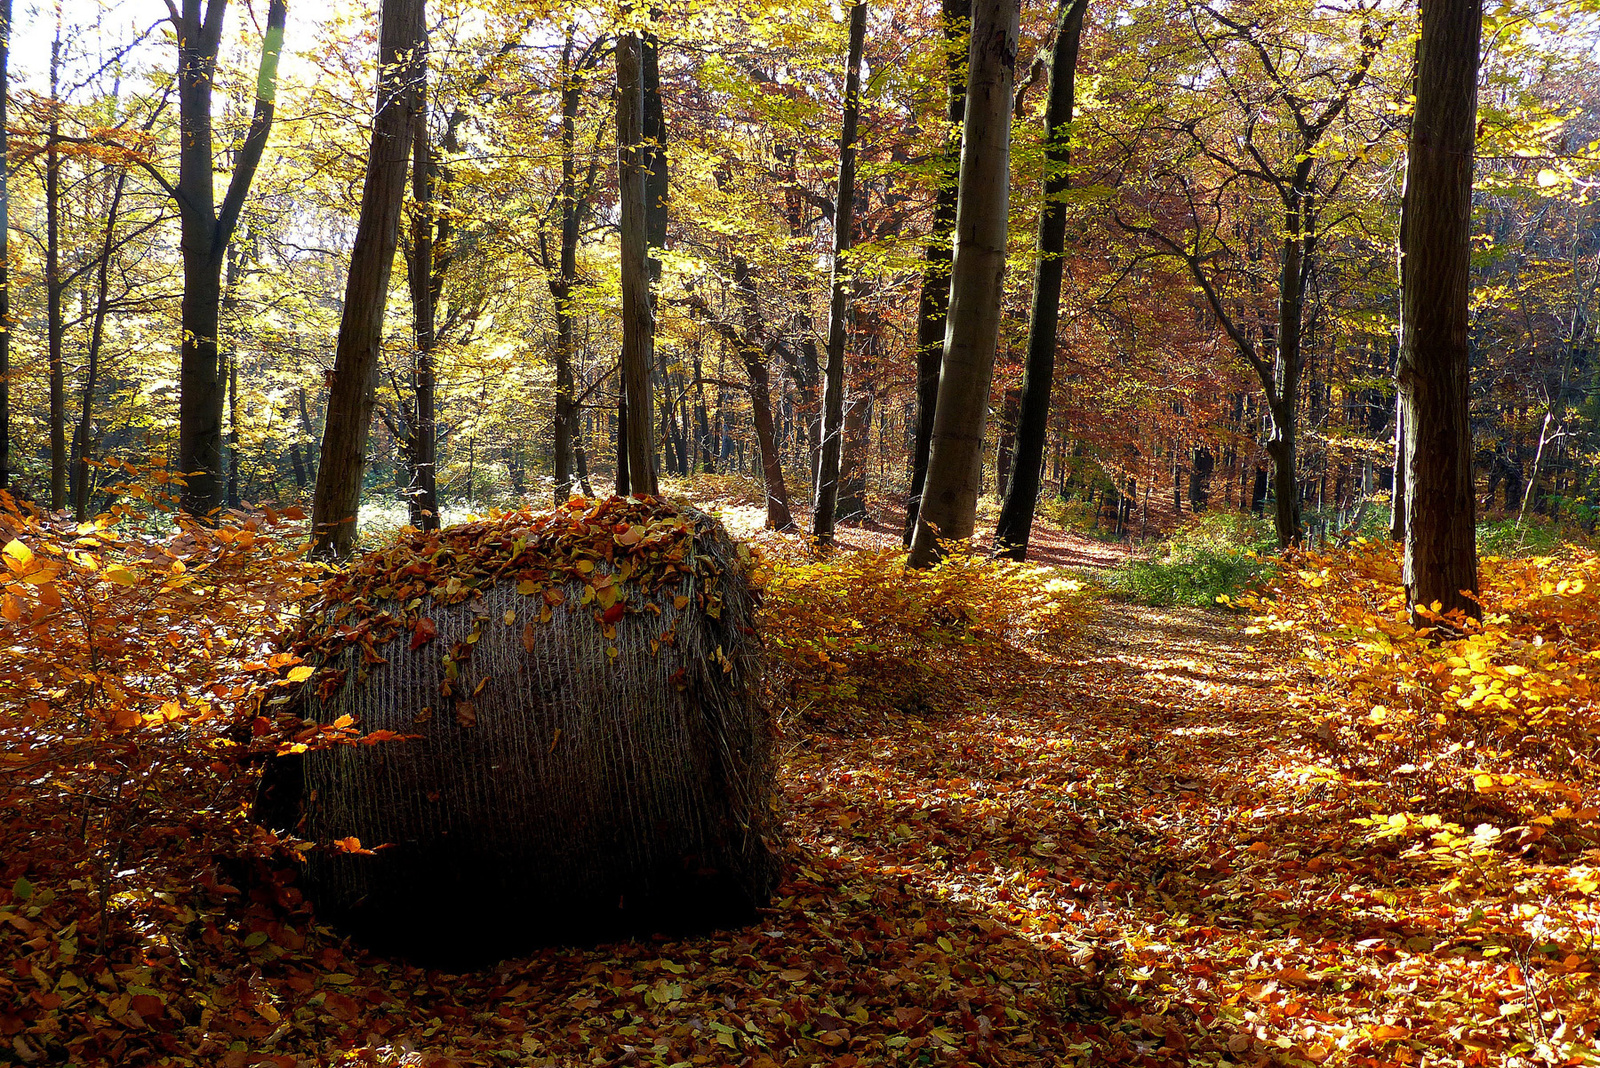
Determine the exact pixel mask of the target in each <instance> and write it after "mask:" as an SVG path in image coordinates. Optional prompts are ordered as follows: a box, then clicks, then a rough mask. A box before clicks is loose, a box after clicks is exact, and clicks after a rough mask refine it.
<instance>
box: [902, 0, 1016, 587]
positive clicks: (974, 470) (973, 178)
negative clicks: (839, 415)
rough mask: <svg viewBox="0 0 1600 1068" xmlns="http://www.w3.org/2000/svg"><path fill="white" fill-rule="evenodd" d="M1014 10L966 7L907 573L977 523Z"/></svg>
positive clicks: (987, 3) (1002, 222) (995, 313)
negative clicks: (942, 298)
mask: <svg viewBox="0 0 1600 1068" xmlns="http://www.w3.org/2000/svg"><path fill="white" fill-rule="evenodd" d="M1017 8H1018V4H1017V0H976V2H975V3H974V4H973V5H972V44H971V47H970V50H969V52H968V55H967V103H966V114H965V118H964V122H963V125H962V132H961V190H960V196H959V200H958V203H957V207H956V237H955V253H954V259H953V262H952V264H951V269H950V314H949V323H948V325H947V326H946V328H945V341H944V360H943V362H942V364H941V366H940V371H939V400H938V405H937V409H936V410H935V412H934V421H933V437H932V441H931V445H930V449H929V453H928V475H927V480H926V484H925V486H924V489H923V495H922V501H921V506H920V508H919V509H918V514H917V529H916V533H915V534H914V535H913V537H912V541H911V556H910V564H911V566H913V567H928V566H931V565H932V564H933V563H934V562H935V561H937V560H938V558H939V553H940V550H939V542H940V541H941V540H950V541H958V540H961V539H965V538H970V537H971V536H972V531H973V527H974V525H975V523H976V520H977V507H978V494H979V492H980V489H981V487H982V475H983V429H984V421H985V418H986V417H987V414H988V407H989V381H990V377H991V375H992V374H993V373H994V354H995V345H996V343H997V341H998V340H999V336H1000V305H1001V298H1002V297H1003V295H1004V294H1003V286H1004V282H1005V270H1006V222H1007V219H1006V212H1007V208H1008V206H1009V203H1010V192H1011V171H1010V167H1011V106H1012V101H1011V85H1012V73H1013V68H1014V67H1015V65H1016V60H1017V18H1018V11H1017Z"/></svg>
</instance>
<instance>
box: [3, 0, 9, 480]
mask: <svg viewBox="0 0 1600 1068" xmlns="http://www.w3.org/2000/svg"><path fill="white" fill-rule="evenodd" d="M10 60H11V0H0V491H3V490H9V489H10V488H11V273H10V267H9V263H10V261H9V257H10V255H11V246H10V231H11V198H10V189H9V187H8V185H7V182H6V179H7V175H8V174H9V173H10V166H11V162H10V160H11V156H10V152H11V134H10V127H9V126H7V125H6V124H7V122H8V118H7V115H8V111H9V109H8V107H7V104H8V102H9V101H10V98H11V78H10V75H9V73H8V71H9V65H10Z"/></svg>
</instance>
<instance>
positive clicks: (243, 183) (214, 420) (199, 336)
mask: <svg viewBox="0 0 1600 1068" xmlns="http://www.w3.org/2000/svg"><path fill="white" fill-rule="evenodd" d="M202 6H204V8H205V14H204V18H202V17H201V8H202ZM227 8H228V5H227V0H207V2H206V3H204V5H202V0H183V11H182V13H181V14H180V15H178V18H177V19H176V20H175V25H174V29H175V30H176V31H177V36H178V112H179V116H178V126H179V131H180V139H179V149H178V182H177V185H176V186H172V185H167V184H166V183H165V182H164V181H163V185H166V188H167V191H168V192H169V193H171V195H172V197H173V199H174V200H175V201H176V202H177V204H178V215H179V219H180V222H181V224H182V236H181V238H180V248H181V250H182V253H183V305H182V310H181V313H180V314H181V322H182V341H181V344H180V367H179V371H178V471H179V472H180V473H182V474H184V475H185V476H186V480H185V483H184V487H183V494H182V507H183V510H184V511H185V512H187V513H188V514H189V515H191V516H195V517H197V518H200V519H205V518H206V517H207V516H209V515H210V514H211V513H212V512H213V511H215V510H216V509H218V508H220V507H221V506H222V504H223V499H224V498H223V493H224V490H225V486H224V483H223V478H222V401H223V381H222V376H221V373H220V371H221V368H220V365H219V362H218V359H217V322H218V315H219V308H218V305H219V302H220V301H221V299H222V263H223V255H224V253H225V252H226V250H227V247H228V242H229V241H231V240H232V239H233V231H234V227H235V226H236V225H237V224H238V221H239V213H240V211H241V210H242V209H243V207H244V198H245V196H246V195H247V194H248V193H249V191H250V183H251V182H252V181H253V180H254V178H255V173H256V167H257V165H259V164H260V162H261V153H262V151H263V150H264V149H265V148H266V144H267V135H268V133H269V132H270V131H271V129H272V116H273V110H274V98H275V96H276V92H277V82H278V54H279V52H281V51H282V49H283V26H284V22H285V20H286V19H287V17H288V5H287V3H286V0H272V3H271V6H269V7H268V9H267V29H266V36H265V39H264V40H263V42H262V45H261V68H260V73H259V76H258V77H257V80H256V100H255V111H254V113H253V114H252V116H251V119H250V128H249V130H248V131H247V132H246V134H245V139H244V144H243V146H242V147H241V148H240V150H239V155H238V161H237V163H236V164H235V166H234V171H233V177H232V179H230V181H229V182H228V191H227V193H225V194H224V195H223V198H222V205H221V207H220V208H217V207H216V206H215V194H214V192H213V187H212V183H213V178H214V173H213V170H214V168H213V162H212V144H211V86H212V83H213V82H214V81H215V79H216V72H217V49H218V46H219V45H220V44H221V41H222V20H223V16H224V15H225V14H226V13H227Z"/></svg>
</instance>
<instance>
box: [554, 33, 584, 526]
mask: <svg viewBox="0 0 1600 1068" xmlns="http://www.w3.org/2000/svg"><path fill="white" fill-rule="evenodd" d="M572 49H573V38H572V32H571V31H570V30H569V31H568V34H567V41H566V47H565V48H564V49H563V51H562V54H561V65H562V69H561V78H562V82H561V213H560V218H561V251H560V266H559V267H558V268H557V271H556V272H555V274H554V276H553V277H552V278H551V279H550V295H551V297H552V298H553V301H554V305H555V317H556V351H555V358H556V396H555V413H554V425H553V426H552V430H553V434H552V438H553V439H554V441H553V445H554V452H555V456H554V460H555V482H556V485H555V503H556V504H557V505H560V504H562V503H564V502H565V501H566V499H567V498H568V497H570V496H571V495H572V438H573V420H574V418H575V417H576V414H577V410H576V408H575V400H574V398H575V396H576V394H575V391H574V383H573V374H572V354H573V323H572V296H573V292H574V290H575V288H576V287H577V284H578V231H579V228H580V227H581V226H582V222H583V212H582V209H581V206H580V205H579V203H578V160H577V130H578V107H579V105H580V104H581V102H582V99H583V89H582V85H581V83H580V82H579V81H578V75H577V72H576V71H575V70H574V69H573V67H574V64H573V60H572Z"/></svg>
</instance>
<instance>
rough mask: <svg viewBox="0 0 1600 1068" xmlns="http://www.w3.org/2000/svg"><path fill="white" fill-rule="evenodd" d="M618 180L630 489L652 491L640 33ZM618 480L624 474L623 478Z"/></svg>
mask: <svg viewBox="0 0 1600 1068" xmlns="http://www.w3.org/2000/svg"><path fill="white" fill-rule="evenodd" d="M616 55H617V185H618V187H619V189H620V192H621V196H620V200H621V202H622V203H621V214H622V221H621V230H622V264H621V268H622V382H623V393H624V395H625V397H626V399H627V415H626V417H625V418H624V421H623V428H624V430H625V432H626V439H625V440H626V442H627V450H626V451H627V457H628V489H629V491H630V492H631V493H635V494H645V495H648V496H654V495H655V494H656V493H657V492H658V491H657V488H656V468H655V434H654V433H653V431H652V427H651V417H652V415H653V411H652V409H653V407H654V406H653V405H652V404H651V401H650V367H651V364H653V363H654V362H655V360H654V351H655V315H654V311H653V309H652V308H651V306H650V275H649V264H648V263H647V259H648V255H649V248H648V237H647V234H646V230H645V227H646V217H645V213H646V207H647V205H646V202H645V177H646V167H647V166H648V162H649V161H648V160H647V159H646V158H645V155H644V152H643V151H642V147H641V141H642V140H643V138H644V77H643V71H642V69H641V68H642V63H641V58H640V42H639V37H638V35H637V34H625V35H624V36H622V37H620V38H618V40H617V48H616ZM619 481H620V478H619Z"/></svg>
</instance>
